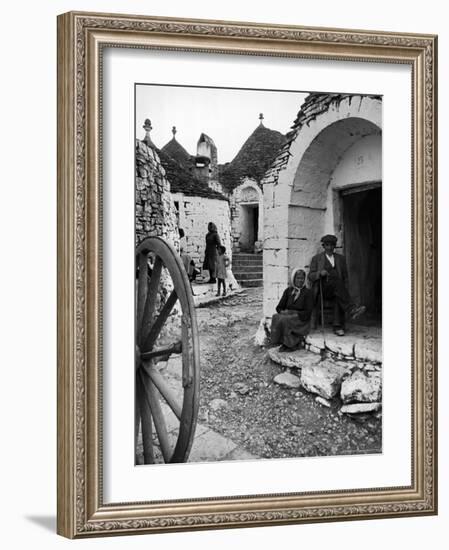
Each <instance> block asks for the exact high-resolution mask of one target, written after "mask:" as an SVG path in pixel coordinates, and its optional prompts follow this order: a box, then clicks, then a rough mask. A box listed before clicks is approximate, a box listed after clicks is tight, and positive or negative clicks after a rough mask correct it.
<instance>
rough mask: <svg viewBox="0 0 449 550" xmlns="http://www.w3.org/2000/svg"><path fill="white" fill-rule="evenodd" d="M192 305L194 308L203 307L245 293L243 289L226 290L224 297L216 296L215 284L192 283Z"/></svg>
mask: <svg viewBox="0 0 449 550" xmlns="http://www.w3.org/2000/svg"><path fill="white" fill-rule="evenodd" d="M192 290H193V303H194V304H195V307H203V306H205V305H208V304H212V303H214V302H219V301H221V300H225V299H226V298H228V297H229V296H235V295H237V294H241V293H242V292H245V289H244V288H241V287H239V288H237V289H235V290H227V293H226V296H217V295H216V294H217V284H216V283H215V284H207V283H193V284H192Z"/></svg>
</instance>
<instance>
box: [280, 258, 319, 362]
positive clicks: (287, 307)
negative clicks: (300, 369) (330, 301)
mask: <svg viewBox="0 0 449 550" xmlns="http://www.w3.org/2000/svg"><path fill="white" fill-rule="evenodd" d="M305 281H306V273H305V271H304V270H303V269H295V270H294V271H293V273H292V286H289V287H288V288H286V289H285V291H284V293H283V294H282V298H281V299H280V301H279V304H278V305H277V307H276V311H277V313H275V314H274V315H273V317H272V320H271V342H272V343H273V344H281V347H280V348H279V351H292V350H294V349H299V348H301V347H303V346H304V337H305V336H306V335H307V334H308V333H309V331H310V317H311V315H312V309H313V295H312V291H311V290H309V289H308V288H306V286H305V284H304V283H305Z"/></svg>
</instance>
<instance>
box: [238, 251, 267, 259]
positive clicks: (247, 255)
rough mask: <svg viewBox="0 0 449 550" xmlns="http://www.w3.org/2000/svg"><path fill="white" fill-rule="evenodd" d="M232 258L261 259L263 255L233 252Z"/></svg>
mask: <svg viewBox="0 0 449 550" xmlns="http://www.w3.org/2000/svg"><path fill="white" fill-rule="evenodd" d="M232 257H233V258H244V259H251V258H263V254H246V253H244V252H234V254H233V255H232Z"/></svg>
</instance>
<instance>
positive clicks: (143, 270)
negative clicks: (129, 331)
mask: <svg viewBox="0 0 449 550" xmlns="http://www.w3.org/2000/svg"><path fill="white" fill-rule="evenodd" d="M147 290H148V258H147V254H146V253H144V252H142V253H141V254H139V279H138V284H137V307H136V316H137V323H136V327H140V326H141V325H142V317H143V312H144V309H145V302H146V300H147Z"/></svg>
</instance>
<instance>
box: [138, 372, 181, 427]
mask: <svg viewBox="0 0 449 550" xmlns="http://www.w3.org/2000/svg"><path fill="white" fill-rule="evenodd" d="M143 368H144V372H145V374H146V375H148V376H149V377H150V378H151V380H152V381H153V383H154V385H155V386H156V388H157V389H158V390H159V393H160V394H161V395H162V397H163V398H164V399H165V401H166V402H167V405H168V406H169V407H170V409H171V410H172V411H173V412H174V414H175V416H176V417H177V418H178V420H181V414H182V405H181V404H180V403H179V401H178V399H177V397H176V395H175V392H174V391H173V390H172V388H170V386H169V385H168V383H167V381H166V380H165V378H164V377H163V376H162V375H161V374H160V373H159V372H158V371H157V370H156V369H154V368H151V366H149V365H144V367H143Z"/></svg>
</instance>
